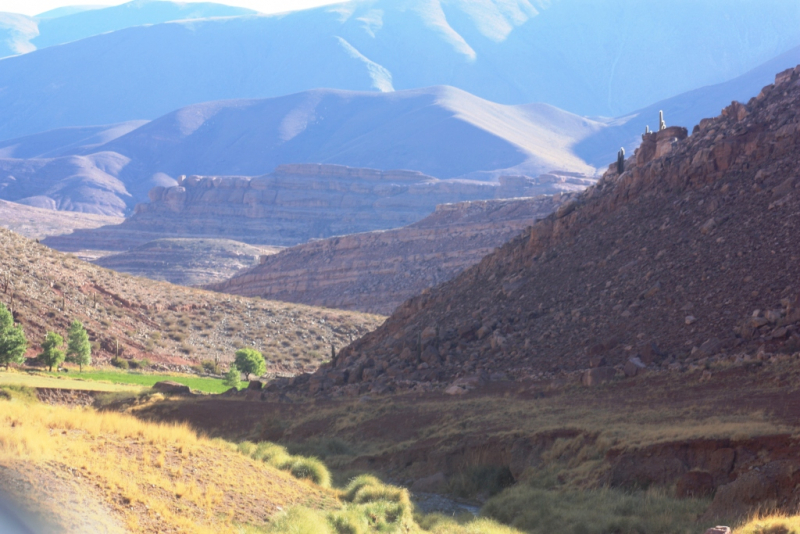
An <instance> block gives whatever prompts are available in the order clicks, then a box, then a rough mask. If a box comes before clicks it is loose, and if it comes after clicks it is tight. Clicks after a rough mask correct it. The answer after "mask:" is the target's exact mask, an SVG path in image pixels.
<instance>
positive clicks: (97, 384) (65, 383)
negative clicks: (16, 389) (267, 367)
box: [0, 370, 229, 393]
mask: <svg viewBox="0 0 800 534" xmlns="http://www.w3.org/2000/svg"><path fill="white" fill-rule="evenodd" d="M164 380H171V381H172V382H178V383H179V384H184V385H186V386H189V387H190V388H192V389H193V390H196V391H201V392H203V393H222V392H224V391H227V390H228V389H229V388H228V387H227V386H225V385H223V383H222V380H219V379H216V378H203V377H199V376H191V375H164V374H161V375H157V374H148V373H136V372H127V371H103V370H92V371H84V372H83V373H77V372H73V373H69V374H64V373H37V374H33V375H31V374H27V373H13V372H12V373H6V372H0V385H2V384H7V385H15V386H28V387H33V388H59V389H86V390H93V391H139V390H141V389H143V388H146V387H151V386H153V385H154V384H155V383H156V382H162V381H164Z"/></svg>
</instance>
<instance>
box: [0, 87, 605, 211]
mask: <svg viewBox="0 0 800 534" xmlns="http://www.w3.org/2000/svg"><path fill="white" fill-rule="evenodd" d="M603 126H604V124H603V123H601V122H598V121H593V120H590V119H586V118H583V117H579V116H577V115H573V114H571V113H567V112H565V111H562V110H559V109H557V108H554V107H552V106H549V105H546V104H529V105H522V106H505V105H500V104H495V103H493V102H488V101H486V100H483V99H480V98H478V97H475V96H474V95H471V94H469V93H466V92H464V91H461V90H459V89H455V88H452V87H432V88H426V89H418V90H409V91H397V92H392V93H374V92H352V91H337V90H328V89H318V90H313V91H307V92H304V93H298V94H294V95H288V96H284V97H279V98H272V99H260V100H231V101H221V102H210V103H204V104H197V105H193V106H188V107H186V108H182V109H180V110H178V111H175V112H172V113H169V114H167V115H165V116H163V117H160V118H158V119H156V120H154V121H151V122H149V123H137V122H128V123H121V124H117V125H113V126H104V127H78V128H63V129H58V130H54V131H50V132H45V133H42V134H36V135H32V136H27V137H24V138H20V139H14V140H10V141H6V142H3V143H0V156H2V157H3V159H0V198H3V199H6V200H11V201H15V202H20V203H23V204H29V205H33V206H37V207H47V208H51V209H62V210H65V209H66V210H73V211H85V212H92V213H101V214H106V215H124V214H125V213H126V212H127V211H129V210H130V209H131V208H133V207H134V205H135V204H137V203H140V202H144V201H146V200H147V193H148V192H149V191H150V189H152V188H153V187H156V186H169V185H175V183H176V182H175V179H176V178H177V177H179V176H180V175H191V174H198V175H205V176H209V175H239V176H259V175H263V174H266V173H268V172H271V171H272V170H273V169H275V168H276V167H278V166H279V165H281V164H287V163H334V164H339V165H347V166H351V167H362V168H363V167H367V168H375V169H381V170H391V169H414V170H415V171H421V172H423V173H425V174H429V175H432V176H434V177H436V178H442V179H449V178H471V179H479V180H491V179H493V178H496V177H497V176H498V175H501V174H527V175H530V176H537V175H539V174H543V173H545V172H547V171H550V170H552V169H561V170H566V171H571V172H580V173H583V174H589V175H591V174H594V168H593V167H592V166H590V165H587V164H586V163H585V162H584V161H583V160H582V159H581V158H579V157H577V156H576V155H575V154H574V153H573V152H572V147H573V146H574V145H575V144H576V143H578V142H579V141H581V140H582V139H585V138H586V137H588V136H590V135H593V134H594V133H596V132H597V131H599V130H600V129H601V128H602V127H603Z"/></svg>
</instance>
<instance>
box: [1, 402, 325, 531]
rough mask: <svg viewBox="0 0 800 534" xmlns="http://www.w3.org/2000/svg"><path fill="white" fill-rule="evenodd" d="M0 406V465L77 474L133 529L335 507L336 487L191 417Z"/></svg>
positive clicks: (200, 525) (200, 527)
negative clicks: (248, 451) (181, 420)
mask: <svg viewBox="0 0 800 534" xmlns="http://www.w3.org/2000/svg"><path fill="white" fill-rule="evenodd" d="M0 406H1V407H0V465H2V466H4V467H5V468H7V469H10V470H11V471H12V472H18V473H19V472H23V473H24V472H28V471H30V470H31V468H34V469H35V470H40V471H43V472H63V471H65V470H66V471H69V472H71V473H73V480H78V481H80V483H79V485H78V488H79V489H80V490H81V491H85V492H86V493H87V494H89V493H99V495H100V497H101V499H102V502H104V503H105V504H106V505H108V506H110V507H111V509H112V511H113V514H114V515H115V516H116V517H117V518H119V519H120V520H121V522H122V523H123V524H124V525H125V527H126V528H127V529H128V530H130V531H132V532H163V531H175V532H193V533H195V532H196V533H205V532H208V533H211V532H215V533H216V532H238V525H240V524H252V525H256V526H258V525H265V524H266V523H267V521H268V520H269V518H270V517H271V516H273V515H274V514H276V513H278V512H279V510H280V509H281V508H286V507H290V506H292V505H297V504H304V505H311V506H313V507H315V508H321V509H325V508H331V507H335V506H336V500H335V496H334V495H333V494H332V493H330V492H327V491H326V490H323V489H321V488H320V487H318V486H315V485H313V484H309V483H307V482H302V481H298V480H296V479H295V478H292V477H291V475H289V474H286V473H283V472H281V471H278V470H276V469H274V468H272V467H270V466H268V465H265V464H263V463H261V462H256V461H254V460H251V459H250V458H247V457H245V456H243V455H241V454H239V453H238V452H237V451H236V450H235V447H233V446H231V445H229V444H227V443H225V442H222V441H211V440H208V439H205V438H202V437H199V436H198V435H197V434H196V433H195V432H194V431H192V430H191V429H189V428H188V427H187V426H185V425H167V424H154V423H146V422H142V421H139V420H137V419H135V418H133V417H130V416H128V415H124V414H119V413H111V412H96V411H94V410H91V409H67V408H63V407H54V406H46V405H42V404H38V403H26V402H23V401H20V400H11V401H0ZM17 497H19V498H20V499H21V500H22V501H24V500H25V499H26V498H27V496H25V495H19V496H17ZM62 512H63V511H58V510H55V511H54V513H62Z"/></svg>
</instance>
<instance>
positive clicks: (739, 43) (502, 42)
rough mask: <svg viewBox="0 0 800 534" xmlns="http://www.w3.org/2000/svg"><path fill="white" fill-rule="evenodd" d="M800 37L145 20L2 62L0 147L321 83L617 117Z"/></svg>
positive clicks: (667, 19) (726, 27) (640, 29)
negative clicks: (440, 88) (455, 91)
mask: <svg viewBox="0 0 800 534" xmlns="http://www.w3.org/2000/svg"><path fill="white" fill-rule="evenodd" d="M149 5H150V4H145V6H149ZM193 5H195V4H187V6H193ZM110 9H111V8H109V9H103V10H96V11H88V12H83V13H79V14H77V15H72V16H69V17H61V18H58V19H55V20H53V21H52V24H65V23H66V22H67V21H68V19H71V18H72V17H83V18H84V19H86V17H96V16H101V15H103V14H104V13H108V12H110V11H109V10H110ZM59 21H61V22H59ZM87 24H88V23H87ZM78 26H82V25H78ZM798 27H800V2H790V1H786V2H774V3H772V4H770V7H769V9H765V8H764V4H763V2H761V1H760V0H674V1H671V2H642V1H640V0H613V1H612V0H593V1H592V2H587V1H586V0H554V1H552V2H551V1H547V0H481V1H475V0H358V1H355V2H350V3H345V4H339V5H335V6H327V7H321V8H316V9H311V10H306V11H300V12H294V13H290V14H282V15H270V16H242V17H233V18H223V19H199V20H195V21H188V22H170V23H165V24H155V25H151V26H137V27H133V28H127V29H123V30H119V31H114V32H111V33H106V34H102V35H97V36H94V37H89V38H87V39H82V40H80V41H76V42H71V43H68V44H65V45H63V46H58V47H49V48H44V49H42V50H38V51H36V52H33V53H30V54H26V55H24V56H21V57H13V58H6V59H4V60H2V61H0V87H2V88H3V91H2V92H0V139H8V138H11V137H19V136H22V135H26V134H31V133H35V132H41V131H45V130H49V129H54V128H60V127H65V126H86V125H93V124H110V123H117V122H123V121H127V120H134V119H153V118H155V117H158V116H161V115H163V114H165V113H168V112H170V111H172V110H175V109H178V108H181V107H184V106H187V105H190V104H195V103H200V102H208V101H215V100H223V99H235V98H236V99H238V98H264V97H274V96H280V95H286V94H292V93H297V92H301V91H305V90H309V89H314V88H319V87H329V88H337V89H349V90H360V91H391V90H401V89H413V88H418V87H428V86H433V85H450V86H455V87H459V88H461V89H463V90H466V91H468V92H470V93H472V94H475V95H477V96H479V97H481V98H485V99H487V100H490V101H493V102H500V103H505V104H521V103H526V102H545V103H548V104H551V105H554V106H556V107H559V108H561V109H565V110H569V111H571V112H573V113H578V114H582V115H593V116H600V115H602V116H619V115H622V114H626V113H630V112H631V111H632V110H636V109H641V108H643V107H645V106H647V105H649V104H651V103H652V102H655V101H659V100H663V99H665V98H669V97H672V96H674V95H677V94H680V93H682V92H685V91H689V90H693V89H696V88H698V87H702V86H706V85H710V84H715V83H720V82H723V81H726V80H729V79H732V78H734V77H736V76H739V75H741V74H743V73H745V72H747V71H748V70H750V69H753V68H755V67H756V66H758V65H759V64H761V63H763V62H765V61H767V60H769V59H771V58H773V57H775V56H777V55H779V54H781V53H783V52H786V51H787V50H789V49H791V48H793V47H795V46H798V45H800V32H798V31H797V28H798ZM64 31H67V30H66V29H65V30H64ZM45 38H47V36H46V32H44V31H42V37H39V38H37V39H40V40H41V39H45ZM36 42H44V41H36Z"/></svg>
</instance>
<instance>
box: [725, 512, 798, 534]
mask: <svg viewBox="0 0 800 534" xmlns="http://www.w3.org/2000/svg"><path fill="white" fill-rule="evenodd" d="M733 534H800V515H793V516H790V515H781V514H769V515H766V516H762V517H759V516H756V517H754V518H752V519H750V520H748V521H747V522H746V523H745V524H744V525H742V526H740V527H738V528H736V529H734V530H733Z"/></svg>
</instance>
